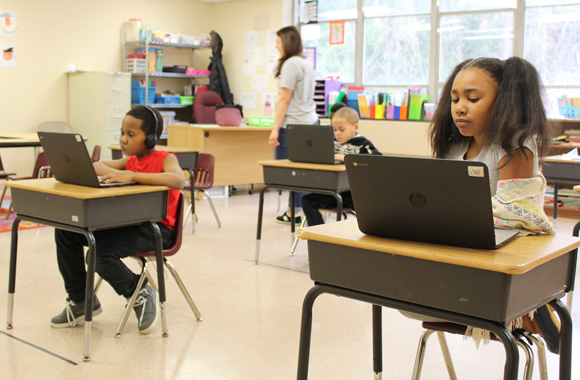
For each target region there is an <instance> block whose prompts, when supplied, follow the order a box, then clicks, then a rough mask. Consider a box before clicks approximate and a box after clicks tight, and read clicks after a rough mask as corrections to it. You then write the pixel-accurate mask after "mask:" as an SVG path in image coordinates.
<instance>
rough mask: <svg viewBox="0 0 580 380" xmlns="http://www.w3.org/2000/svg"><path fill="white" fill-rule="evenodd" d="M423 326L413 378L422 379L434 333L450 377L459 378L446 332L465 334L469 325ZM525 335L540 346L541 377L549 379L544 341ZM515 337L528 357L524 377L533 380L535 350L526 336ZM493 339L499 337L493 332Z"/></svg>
mask: <svg viewBox="0 0 580 380" xmlns="http://www.w3.org/2000/svg"><path fill="white" fill-rule="evenodd" d="M423 328H424V329H425V331H424V332H423V334H422V335H421V338H420V340H419V346H418V348H417V356H416V357H415V365H414V368H413V376H412V377H411V379H413V380H419V379H420V377H421V369H422V367H423V359H424V357H425V350H426V348H427V339H429V337H430V336H431V335H432V334H433V333H437V338H439V345H440V346H441V352H442V353H443V359H444V361H445V365H446V367H447V373H448V374H449V379H450V380H457V375H456V374H455V369H454V367H453V362H452V360H451V355H450V353H449V347H448V346H447V340H446V339H445V333H450V334H460V335H464V334H465V331H466V329H467V327H466V326H463V325H460V324H457V323H452V322H423ZM525 336H526V337H527V338H529V339H530V340H531V341H532V342H533V343H535V344H536V345H537V346H538V359H539V361H538V367H539V369H540V379H541V380H548V372H547V367H546V348H545V346H544V342H543V341H542V339H541V338H538V337H536V336H535V335H534V334H526V335H525ZM514 338H515V339H516V344H517V345H518V346H519V347H520V348H521V349H522V350H523V351H524V355H525V357H526V364H525V366H524V376H523V379H524V380H531V379H532V373H533V371H534V352H533V351H532V348H531V347H530V345H529V344H528V343H526V341H525V338H522V337H518V336H514ZM491 340H496V341H497V340H498V339H497V337H496V336H495V335H494V334H491Z"/></svg>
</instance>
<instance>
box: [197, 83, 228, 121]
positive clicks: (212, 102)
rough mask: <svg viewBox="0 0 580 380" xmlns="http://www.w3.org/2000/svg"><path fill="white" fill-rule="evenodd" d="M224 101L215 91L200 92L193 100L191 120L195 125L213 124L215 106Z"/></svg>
mask: <svg viewBox="0 0 580 380" xmlns="http://www.w3.org/2000/svg"><path fill="white" fill-rule="evenodd" d="M223 102H224V101H223V100H222V98H221V96H219V94H218V93H217V92H215V91H210V90H206V91H200V92H198V93H197V94H196V95H195V97H194V98H193V118H194V120H195V122H196V123H197V124H215V106H216V105H218V104H222V103H223Z"/></svg>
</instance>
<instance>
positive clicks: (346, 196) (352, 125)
mask: <svg viewBox="0 0 580 380" xmlns="http://www.w3.org/2000/svg"><path fill="white" fill-rule="evenodd" d="M331 122H332V127H333V128H334V137H335V138H336V140H335V141H334V153H335V154H334V159H335V160H337V161H344V156H345V155H347V154H374V155H380V154H381V153H380V152H379V151H378V150H377V148H375V146H374V145H373V143H372V142H370V141H369V140H368V139H367V138H365V137H363V136H357V131H358V122H359V117H358V114H357V113H356V111H355V110H353V109H352V108H349V107H343V108H340V109H339V110H337V111H336V112H335V113H334V115H333V117H332V121H331ZM340 196H341V197H342V204H343V207H348V208H352V209H354V204H353V202H352V195H351V193H350V191H344V192H342V193H340ZM301 204H302V211H303V212H304V215H305V216H306V221H307V222H308V225H309V226H315V225H317V224H323V223H324V219H323V218H322V214H321V213H320V211H319V210H320V209H321V208H332V207H336V199H335V198H334V197H333V196H331V195H324V194H315V193H310V194H308V195H305V196H303V197H302V201H301Z"/></svg>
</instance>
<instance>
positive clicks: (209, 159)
mask: <svg viewBox="0 0 580 380" xmlns="http://www.w3.org/2000/svg"><path fill="white" fill-rule="evenodd" d="M214 167H215V155H214V154H212V153H200V154H199V157H198V159H197V166H196V168H195V169H193V177H194V182H193V186H194V188H195V189H196V190H207V189H210V188H211V187H212V186H213V172H214Z"/></svg>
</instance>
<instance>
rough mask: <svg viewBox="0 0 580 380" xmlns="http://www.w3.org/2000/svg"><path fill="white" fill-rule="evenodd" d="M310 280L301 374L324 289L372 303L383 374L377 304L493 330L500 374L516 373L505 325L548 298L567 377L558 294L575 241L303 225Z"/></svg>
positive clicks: (351, 224) (566, 329) (565, 316)
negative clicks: (490, 239) (501, 357)
mask: <svg viewBox="0 0 580 380" xmlns="http://www.w3.org/2000/svg"><path fill="white" fill-rule="evenodd" d="M299 237H300V238H301V239H307V240H308V259H309V264H310V278H311V279H312V280H313V281H314V283H315V285H314V287H313V288H312V289H311V290H310V291H309V292H308V294H307V295H306V297H305V299H304V304H303V310H302V325H301V332H300V350H299V356H298V377H297V378H298V380H305V379H307V377H308V361H309V353H310V338H311V331H312V307H313V304H314V301H315V300H316V298H317V297H318V296H319V295H320V294H323V293H329V294H334V295H337V296H342V297H347V298H351V299H354V300H359V301H363V302H368V303H372V304H373V353H374V371H375V374H376V375H377V376H378V377H380V373H381V372H382V347H381V336H382V335H381V334H382V332H381V329H382V326H381V315H380V313H381V306H386V307H390V308H393V309H398V310H404V311H408V312H413V313H417V314H422V315H426V316H430V317H434V318H439V319H443V320H447V321H451V322H455V323H460V324H463V325H468V326H474V327H478V328H483V329H486V330H490V331H492V332H493V333H494V334H496V335H497V336H498V337H499V338H500V340H501V341H502V343H503V345H504V347H505V350H506V364H505V369H504V379H506V380H507V379H516V376H517V372H518V351H517V346H516V344H515V340H514V338H513V336H512V334H511V332H510V331H509V330H508V329H506V328H505V323H506V322H509V321H512V320H514V319H516V318H518V317H520V316H522V315H524V314H526V313H528V312H530V311H532V310H535V309H536V308H538V307H539V306H541V305H544V304H546V303H550V305H551V306H553V307H554V309H555V310H556V312H557V313H558V315H559V318H560V321H561V326H562V327H561V333H562V338H561V342H560V347H561V349H560V352H561V354H560V379H570V376H571V374H570V373H571V348H572V319H571V317H570V313H569V312H568V309H566V307H565V306H564V305H563V304H562V303H561V302H560V301H559V300H558V299H559V298H560V297H562V296H563V295H564V293H565V292H567V291H569V290H572V287H573V285H574V275H575V267H576V249H577V248H578V247H579V246H580V239H579V238H577V237H573V236H567V235H558V236H555V235H545V236H527V237H519V238H516V239H515V240H513V241H511V242H510V243H508V244H506V245H505V246H503V247H501V248H499V249H497V250H481V249H469V248H458V247H450V246H443V245H436V244H427V243H419V242H412V241H404V240H396V239H386V238H379V237H373V236H369V235H365V234H363V233H362V232H360V230H359V229H358V226H357V222H356V220H347V221H343V222H339V223H329V224H324V225H319V226H314V227H308V228H305V229H303V230H300V231H299Z"/></svg>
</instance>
